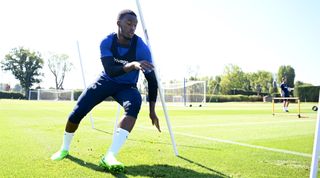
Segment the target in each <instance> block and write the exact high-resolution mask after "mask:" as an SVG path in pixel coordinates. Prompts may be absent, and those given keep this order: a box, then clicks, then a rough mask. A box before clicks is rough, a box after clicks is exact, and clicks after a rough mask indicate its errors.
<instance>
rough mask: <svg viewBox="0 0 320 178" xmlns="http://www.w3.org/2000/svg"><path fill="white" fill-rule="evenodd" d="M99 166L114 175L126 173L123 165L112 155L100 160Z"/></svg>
mask: <svg viewBox="0 0 320 178" xmlns="http://www.w3.org/2000/svg"><path fill="white" fill-rule="evenodd" d="M99 166H100V167H102V168H104V169H105V170H107V171H109V172H111V173H113V174H119V173H121V172H123V171H124V165H123V163H121V162H119V161H117V159H116V158H115V157H114V156H113V155H111V154H109V155H108V156H107V157H103V158H102V159H101V160H100V163H99Z"/></svg>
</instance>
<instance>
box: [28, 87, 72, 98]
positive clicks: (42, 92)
mask: <svg viewBox="0 0 320 178" xmlns="http://www.w3.org/2000/svg"><path fill="white" fill-rule="evenodd" d="M28 99H29V100H51V101H74V91H73V90H55V89H36V90H29V98H28Z"/></svg>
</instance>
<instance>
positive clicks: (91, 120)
mask: <svg viewBox="0 0 320 178" xmlns="http://www.w3.org/2000/svg"><path fill="white" fill-rule="evenodd" d="M77 49H78V55H79V61H80V67H81V73H82V80H83V86H84V89H86V88H87V85H86V79H85V77H84V71H83V65H82V58H81V53H80V47H79V41H77ZM89 115H90V122H91V128H93V129H94V123H93V119H92V115H91V112H90V113H89Z"/></svg>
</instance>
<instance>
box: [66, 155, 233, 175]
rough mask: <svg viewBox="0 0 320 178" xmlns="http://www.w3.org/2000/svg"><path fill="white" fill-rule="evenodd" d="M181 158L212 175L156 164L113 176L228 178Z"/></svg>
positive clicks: (88, 165) (76, 160) (74, 159)
mask: <svg viewBox="0 0 320 178" xmlns="http://www.w3.org/2000/svg"><path fill="white" fill-rule="evenodd" d="M178 157H179V158H181V159H183V160H185V161H187V162H189V163H192V164H195V165H197V166H199V167H202V168H204V169H207V170H209V171H210V173H200V172H196V171H194V170H191V169H187V168H183V167H180V166H172V165H167V164H156V165H137V166H126V167H125V171H124V173H121V174H118V175H115V174H113V176H115V177H119V178H121V177H123V178H126V177H128V176H129V175H130V176H144V177H174V178H179V177H181V178H185V177H197V178H198V177H200V178H201V177H211V178H226V177H228V176H227V175H225V174H223V173H221V172H219V171H216V170H213V169H211V168H208V167H206V166H203V165H201V164H199V163H196V162H194V161H191V160H189V159H187V158H184V157H182V156H178ZM67 159H69V160H70V161H72V162H74V163H76V164H78V165H80V166H83V167H86V168H88V169H92V170H94V171H98V172H105V173H106V174H111V173H109V172H107V171H105V170H104V169H103V168H101V167H99V166H98V165H97V164H94V163H90V162H86V161H84V160H82V159H79V158H77V157H74V156H72V155H68V156H67Z"/></svg>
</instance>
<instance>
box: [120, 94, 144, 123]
mask: <svg viewBox="0 0 320 178" xmlns="http://www.w3.org/2000/svg"><path fill="white" fill-rule="evenodd" d="M141 103H142V100H141V98H136V99H135V100H131V101H128V103H127V104H124V105H123V107H124V110H125V112H126V113H125V115H128V116H131V117H134V118H137V117H138V114H139V111H140V108H141Z"/></svg>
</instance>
